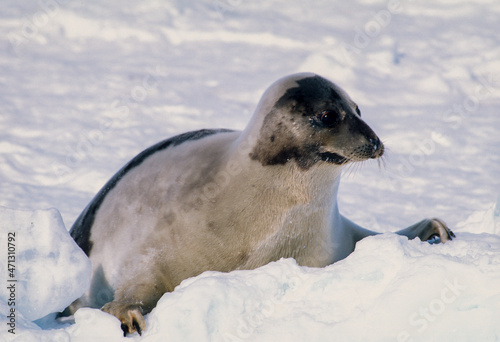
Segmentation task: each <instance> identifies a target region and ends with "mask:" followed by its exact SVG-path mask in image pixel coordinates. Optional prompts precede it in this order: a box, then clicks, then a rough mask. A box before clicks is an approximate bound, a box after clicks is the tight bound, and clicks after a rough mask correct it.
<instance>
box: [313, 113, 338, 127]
mask: <svg viewBox="0 0 500 342" xmlns="http://www.w3.org/2000/svg"><path fill="white" fill-rule="evenodd" d="M318 119H319V120H320V121H321V122H322V123H323V125H325V126H327V127H332V126H335V125H336V124H337V123H338V122H339V121H340V120H339V115H338V114H337V113H335V112H334V111H331V110H324V111H322V112H321V113H319V114H318Z"/></svg>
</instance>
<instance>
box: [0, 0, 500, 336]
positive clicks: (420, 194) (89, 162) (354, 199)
mask: <svg viewBox="0 0 500 342" xmlns="http://www.w3.org/2000/svg"><path fill="white" fill-rule="evenodd" d="M499 28H500V3H499V2H498V1H496V0H480V1H474V2H472V1H465V0H463V1H462V0H450V1H446V2H434V1H430V0H422V1H409V0H408V1H407V0H391V1H388V0H355V1H329V0H328V1H327V0H324V1H315V2H303V1H285V0H277V1H268V2H264V1H259V2H255V1H240V0H206V1H196V2H186V1H182V0H170V1H156V0H145V1H140V2H136V1H130V0H125V1H118V0H109V1H106V2H102V1H97V0H90V1H80V0H40V1H37V2H34V1H27V0H22V1H11V2H6V3H4V4H2V11H0V32H1V33H2V37H3V38H4V39H3V40H1V41H0V44H1V50H0V51H2V52H0V83H1V84H2V92H0V113H1V116H0V132H1V133H0V134H1V136H2V139H0V173H1V175H2V177H1V178H2V182H1V183H0V190H1V193H2V196H1V198H0V205H2V206H5V207H10V208H19V209H21V208H22V209H29V210H35V209H42V208H52V207H54V208H57V209H59V210H60V212H61V215H62V219H63V220H64V223H65V226H66V228H69V227H70V226H71V224H72V223H73V221H74V220H75V219H76V217H77V216H78V214H79V213H80V212H81V211H82V210H83V208H84V207H85V206H86V204H87V203H88V202H89V201H90V199H91V198H92V197H93V196H94V195H95V193H96V192H97V191H98V190H99V189H100V187H101V186H102V185H103V184H104V183H105V182H106V181H107V180H108V179H109V178H110V177H111V176H112V175H113V174H114V173H115V172H116V171H117V170H118V169H119V168H120V167H121V166H122V165H124V164H125V163H126V162H127V161H128V160H130V159H131V158H132V157H133V156H135V155H136V154H137V153H139V152H140V151H141V150H143V149H145V148H147V147H149V146H151V145H152V144H154V143H156V142H158V141H160V140H163V139H165V138H167V137H169V136H172V135H174V134H178V133H182V132H185V131H189V130H195V129H199V128H219V127H223V128H233V129H242V128H244V126H245V124H246V123H247V122H248V121H249V119H250V117H251V115H252V111H253V109H254V107H255V105H256V103H257V102H258V100H259V98H260V96H261V95H262V92H263V91H264V90H265V89H266V88H267V87H268V86H269V85H270V84H271V83H272V82H274V81H275V80H276V79H278V78H280V77H282V76H285V75H287V74H291V73H295V72H301V71H312V72H316V73H318V74H320V75H322V76H324V77H327V78H329V79H331V80H332V81H334V82H336V83H337V84H338V85H340V86H341V87H342V88H344V89H345V90H346V91H347V92H348V93H349V94H350V95H351V97H352V98H353V100H354V101H356V102H357V104H358V105H359V106H360V108H361V112H362V117H363V119H364V120H366V122H367V123H368V124H369V125H370V126H371V127H372V128H373V129H374V131H375V132H376V133H377V134H378V135H379V137H380V138H381V139H382V140H383V141H384V144H385V146H386V153H385V157H384V161H383V163H382V164H381V165H378V164H377V163H376V162H365V163H363V164H361V165H358V166H352V167H350V168H349V169H348V170H347V171H346V172H345V174H344V177H343V180H342V182H341V188H340V192H339V206H340V210H341V212H342V213H343V214H345V215H346V216H347V217H349V218H350V219H352V220H353V221H355V222H356V223H359V224H361V225H363V226H365V227H367V228H370V229H373V230H377V231H380V232H390V231H394V230H396V229H400V228H403V227H406V226H408V225H410V224H412V223H415V222H417V221H419V220H420V219H422V218H423V217H433V216H437V217H440V218H442V219H444V220H445V221H446V222H447V223H448V224H449V225H450V227H451V228H452V229H453V230H454V231H455V232H456V233H457V239H455V240H454V241H452V242H450V243H447V244H445V245H428V244H426V243H422V242H419V241H408V240H406V239H404V238H402V237H398V236H395V235H392V234H387V235H380V236H376V237H370V238H367V239H366V240H364V241H362V242H360V243H359V244H358V245H357V249H356V251H355V252H354V253H353V254H351V255H350V256H349V257H348V258H347V259H345V260H343V261H341V262H338V263H336V264H334V265H331V266H329V267H327V268H324V269H310V268H303V267H299V266H297V265H296V264H295V263H294V262H293V261H292V260H281V261H279V262H276V263H272V264H270V265H267V266H264V267H262V268H261V269H258V270H254V271H238V272H232V273H229V274H220V273H214V272H209V273H205V274H203V275H201V276H199V277H196V278H194V279H189V280H186V281H185V282H184V283H182V284H181V285H180V286H179V287H178V288H177V289H176V290H175V291H174V292H173V293H169V294H166V295H165V296H164V297H163V298H162V299H161V301H160V302H159V304H158V306H157V308H156V309H155V310H154V311H153V312H152V313H151V314H149V315H147V316H146V321H147V324H148V329H147V331H146V332H145V334H144V336H143V337H142V338H139V336H137V335H132V336H131V337H128V338H127V339H124V338H123V337H122V333H121V330H120V324H119V322H118V321H117V320H116V319H114V318H113V317H112V316H109V315H107V314H105V313H103V312H100V311H98V310H94V309H81V310H79V311H78V312H77V313H76V315H75V321H76V323H74V324H70V323H65V324H62V325H60V324H57V323H56V322H55V321H54V319H53V317H52V318H51V317H48V318H45V319H43V320H41V321H40V320H39V321H37V323H38V325H39V326H41V328H40V327H39V326H38V325H35V324H34V323H31V321H32V320H35V319H37V318H40V317H41V316H43V315H45V313H47V312H49V311H56V310H60V309H61V308H63V307H64V306H65V305H67V303H66V302H67V301H68V300H70V297H77V296H78V292H79V291H81V289H82V287H84V285H85V284H84V283H85V280H78V278H77V276H76V274H77V273H79V272H84V270H85V269H86V267H88V263H87V261H86V260H83V261H77V260H74V265H75V266H71V267H70V266H69V263H72V262H73V261H72V260H71V258H70V255H75V256H76V255H77V254H76V253H77V252H76V251H75V250H74V249H73V247H74V246H70V243H69V242H68V241H69V240H68V239H69V236H68V234H67V232H66V231H64V229H63V228H62V227H63V223H62V221H61V218H60V217H58V214H56V212H55V211H38V212H30V211H28V212H24V213H22V212H19V211H9V210H7V209H5V210H3V211H2V224H1V225H2V230H1V234H2V236H1V237H0V244H1V245H0V253H2V254H3V256H2V257H1V258H2V259H1V261H2V263H0V265H2V266H0V271H1V272H2V274H1V275H0V281H2V284H0V295H1V296H2V298H3V299H5V296H6V295H7V294H8V292H7V286H8V285H7V281H6V280H5V281H3V280H1V279H5V278H6V277H7V271H6V270H5V267H4V266H3V265H5V263H4V261H5V260H7V259H6V258H7V239H8V235H7V234H8V232H10V231H14V230H16V231H17V230H19V231H20V233H19V237H17V236H16V239H18V241H19V247H18V250H17V256H18V258H19V264H18V265H17V266H18V272H19V277H21V274H26V275H28V276H29V277H31V278H29V279H31V280H32V281H31V282H27V283H24V284H19V289H20V288H21V287H22V286H28V287H30V290H29V291H28V293H30V294H35V293H38V296H35V297H33V296H28V297H26V299H24V297H23V298H22V299H21V297H20V293H21V292H18V294H17V296H18V299H19V300H20V302H19V305H21V303H22V302H23V301H24V303H28V302H29V303H30V305H29V307H24V308H23V310H21V307H19V312H17V313H18V315H17V316H16V334H15V335H14V334H11V333H9V332H8V330H7V329H8V328H9V327H8V325H7V324H6V323H8V321H9V320H8V318H7V317H6V316H7V314H8V313H9V309H10V307H9V306H8V304H7V303H5V302H4V301H3V300H2V301H0V312H1V313H2V315H3V316H2V317H0V322H1V326H2V327H1V328H0V341H15V340H17V341H23V342H24V341H70V340H71V341H106V342H113V341H124V340H132V341H133V340H137V341H139V340H141V341H163V340H169V341H209V340H210V341H271V340H287V341H304V340H308V341H309V340H311V341H331V340H342V341H363V340H370V341H453V342H457V341H498V340H500V331H499V330H500V328H499V324H498V317H499V316H500V284H499V279H500V238H499V234H500V205H499V201H498V198H499V193H500V177H499V175H500V134H498V132H499V131H500V121H499V119H498V108H499V106H500V62H499V61H500V36H499V35H498V30H499ZM9 213H10V214H9ZM6 215H7V216H6ZM8 215H11V216H8ZM12 215H14V216H12ZM23 215H24V216H23ZM30 215H32V217H33V219H34V221H33V222H34V223H35V222H38V223H37V224H36V225H35V227H40V230H35V229H33V230H31V231H30V230H29V225H28V226H26V225H24V224H21V223H19V222H21V221H22V222H24V223H26V222H28V221H29V219H28V217H30ZM26 220H28V221H26ZM29 222H32V221H29ZM42 230H43V233H42ZM37 234H42V235H37ZM21 241H26V243H29V245H30V246H31V247H32V248H34V249H31V252H29V253H28V254H22V253H21V251H22V249H21V248H22V244H21ZM34 241H37V244H34V243H33V242H34ZM55 241H61V243H60V244H57V247H54V245H55ZM1 246H4V247H1ZM26 246H27V245H26ZM35 247H36V248H35ZM2 248H3V252H2ZM30 253H31V254H30ZM51 253H52V254H51ZM36 254H38V255H40V258H41V259H39V258H38V257H37V258H34V255H36ZM31 256H33V261H32V262H30V263H29V265H28V266H22V263H21V260H22V258H28V257H31ZM4 258H5V259H4ZM68 258H69V259H68ZM78 258H79V257H78ZM35 259H36V260H35ZM24 260H26V259H24ZM42 267H47V268H49V269H50V272H52V271H54V270H55V269H56V268H58V267H62V268H63V269H64V271H63V272H56V274H52V273H49V272H48V271H47V273H44V271H40V270H42ZM78 270H80V271H78ZM23 272H24V273H23ZM30 272H32V273H30ZM35 275H37V276H40V277H42V276H43V277H42V278H37V279H40V280H37V281H34V280H35V278H34V277H35ZM63 277H64V278H66V279H67V280H64V285H60V284H61V283H60V281H63ZM19 279H21V278H19ZM87 281H88V280H87ZM77 283H78V285H77ZM72 284H74V285H72ZM61 286H62V287H61ZM60 289H65V290H68V291H73V293H71V294H70V293H69V292H68V293H60V292H58V291H60ZM51 296H52V298H49V297H51ZM37 301H38V302H37ZM42 301H43V302H44V303H43V305H42ZM42 328H43V329H42ZM48 328H54V329H53V330H48Z"/></svg>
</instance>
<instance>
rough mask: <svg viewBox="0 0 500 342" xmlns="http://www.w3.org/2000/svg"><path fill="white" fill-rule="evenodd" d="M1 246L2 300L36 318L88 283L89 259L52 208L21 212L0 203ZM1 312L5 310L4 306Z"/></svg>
mask: <svg viewBox="0 0 500 342" xmlns="http://www.w3.org/2000/svg"><path fill="white" fill-rule="evenodd" d="M0 225H1V231H2V232H6V233H5V234H2V236H0V243H1V245H2V246H9V247H10V248H9V249H8V252H9V254H8V255H9V257H8V258H2V259H0V261H1V263H0V274H1V278H0V279H1V280H2V284H7V286H2V287H1V288H0V302H4V303H11V302H12V303H14V304H12V305H11V304H9V306H10V307H13V308H15V309H16V311H18V312H19V313H20V314H21V315H22V317H24V318H26V319H27V320H30V321H34V320H37V319H40V318H43V317H44V316H46V315H48V314H50V313H52V312H59V311H62V310H64V309H65V308H66V307H67V306H68V305H69V304H71V303H72V302H73V301H74V300H75V299H76V298H78V297H79V296H81V295H82V294H83V293H84V292H85V291H86V289H87V287H88V286H90V280H89V277H90V274H91V264H90V260H89V259H88V258H87V256H86V255H85V253H83V251H82V250H81V249H80V248H79V247H78V245H77V244H76V243H75V241H73V239H72V238H71V236H69V234H68V232H67V230H66V228H65V226H64V223H63V221H62V218H61V215H60V214H59V212H58V211H57V210H56V209H47V210H38V211H26V210H25V211H21V210H12V209H8V208H3V207H0ZM2 314H7V311H5V310H2Z"/></svg>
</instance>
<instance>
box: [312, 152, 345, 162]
mask: <svg viewBox="0 0 500 342" xmlns="http://www.w3.org/2000/svg"><path fill="white" fill-rule="evenodd" d="M319 155H320V156H321V160H323V161H326V162H327V163H333V164H337V165H342V164H346V163H347V162H349V159H347V158H346V157H342V156H341V155H339V154H337V153H332V152H323V153H320V154H319Z"/></svg>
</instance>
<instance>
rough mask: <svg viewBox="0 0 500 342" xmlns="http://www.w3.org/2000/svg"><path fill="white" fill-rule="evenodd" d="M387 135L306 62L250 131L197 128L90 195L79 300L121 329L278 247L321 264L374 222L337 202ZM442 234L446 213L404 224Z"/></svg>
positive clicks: (410, 231) (80, 224)
mask: <svg viewBox="0 0 500 342" xmlns="http://www.w3.org/2000/svg"><path fill="white" fill-rule="evenodd" d="M383 153H384V145H383V144H382V142H381V141H380V139H379V138H378V137H377V135H376V134H375V133H374V132H373V130H372V129H371V128H370V127H369V126H368V125H367V124H366V123H365V121H363V119H362V118H361V113H360V110H359V107H358V106H357V105H356V103H355V102H353V101H352V100H351V99H350V97H349V96H348V95H347V93H346V92H345V91H343V90H342V89H341V88H340V87H338V86H337V85H335V84H334V83H332V82H330V81H328V80H326V79H324V78H322V77H320V76H318V75H315V74H310V73H301V74H295V75H291V76H287V77H284V78H282V79H280V80H278V81H276V82H275V83H274V84H272V85H271V86H270V87H269V88H268V89H267V90H266V92H265V93H264V95H263V96H262V99H261V100H260V102H259V104H258V106H257V108H256V110H255V113H254V115H253V117H252V118H251V120H250V122H249V124H248V125H247V127H246V128H245V130H243V131H241V132H240V131H233V130H225V129H218V130H200V131H195V132H188V133H185V134H181V135H179V136H176V137H173V138H170V139H167V140H165V141H162V142H160V143H158V144H156V145H154V146H152V147H150V148H148V149H146V150H145V151H143V152H142V153H140V154H139V155H137V156H136V157H135V158H134V159H132V160H131V161H130V162H129V163H128V164H126V165H125V166H124V167H123V168H122V169H121V170H120V171H118V173H117V174H116V175H115V176H113V177H112V178H111V179H110V180H109V181H108V183H107V184H106V185H104V187H103V188H102V189H101V190H100V192H99V193H98V194H97V195H96V196H95V198H94V199H93V200H92V201H91V202H90V203H89V205H88V206H87V207H86V208H85V210H84V211H83V212H82V214H81V215H80V216H79V217H78V219H77V220H76V222H75V223H74V225H73V227H72V229H71V235H72V236H73V238H74V239H75V241H76V242H77V243H78V245H79V246H80V247H81V248H82V249H83V251H84V252H85V253H86V254H87V255H88V256H89V258H90V260H91V261H92V266H93V274H92V281H91V287H90V289H89V290H88V292H87V293H85V294H84V295H83V296H82V297H81V298H80V299H78V300H77V301H75V302H74V303H73V304H72V305H71V307H70V308H71V310H72V311H73V312H74V311H75V310H76V309H78V308H79V307H81V306H90V307H95V308H102V310H103V311H106V312H108V313H111V314H113V315H115V316H116V317H117V318H118V319H119V320H120V321H121V322H122V329H123V331H124V334H127V333H132V332H135V331H137V332H139V333H141V331H143V330H144V329H145V327H146V324H145V320H144V317H143V315H145V314H146V313H148V312H150V311H151V310H152V309H153V308H154V307H155V306H156V303H157V301H158V300H159V299H160V297H161V296H162V295H163V294H164V293H165V292H169V291H173V290H174V289H175V287H176V286H177V285H178V284H180V282H181V281H182V280H184V279H186V278H189V277H193V276H196V275H198V274H200V273H202V272H204V271H207V270H212V271H221V272H229V271H232V270H241V269H254V268H257V267H259V266H263V265H265V264H267V263H269V262H271V261H275V260H279V259H280V258H294V259H295V260H296V261H297V262H298V264H300V265H305V266H312V267H323V266H326V265H329V264H331V263H334V262H336V261H338V260H340V259H343V258H345V257H346V256H347V255H349V254H350V253H351V252H352V251H353V250H354V247H355V244H356V242H357V241H359V240H360V239H363V238H364V237H366V236H369V235H374V234H377V233H376V232H373V231H370V230H367V229H364V228H362V227H360V226H358V225H356V224H355V223H353V222H351V221H349V220H348V219H346V218H345V217H343V216H342V215H341V214H340V213H339V209H338V205H337V189H338V186H339V181H340V176H341V173H342V170H343V169H344V168H345V166H346V165H349V164H350V163H354V162H358V161H364V160H368V159H376V158H380V157H381V156H382V155H383ZM398 233H399V234H402V235H405V236H407V237H408V238H410V239H413V238H416V237H418V238H420V239H421V240H429V239H431V240H435V239H436V237H437V238H438V239H439V240H440V241H442V242H446V241H448V240H450V239H452V237H454V234H453V233H452V232H451V230H450V229H449V228H448V227H447V226H446V224H445V223H444V222H443V221H441V220H439V219H425V220H423V221H421V222H419V223H417V224H415V225H413V226H410V227H408V228H406V229H403V230H401V231H399V232H398Z"/></svg>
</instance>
